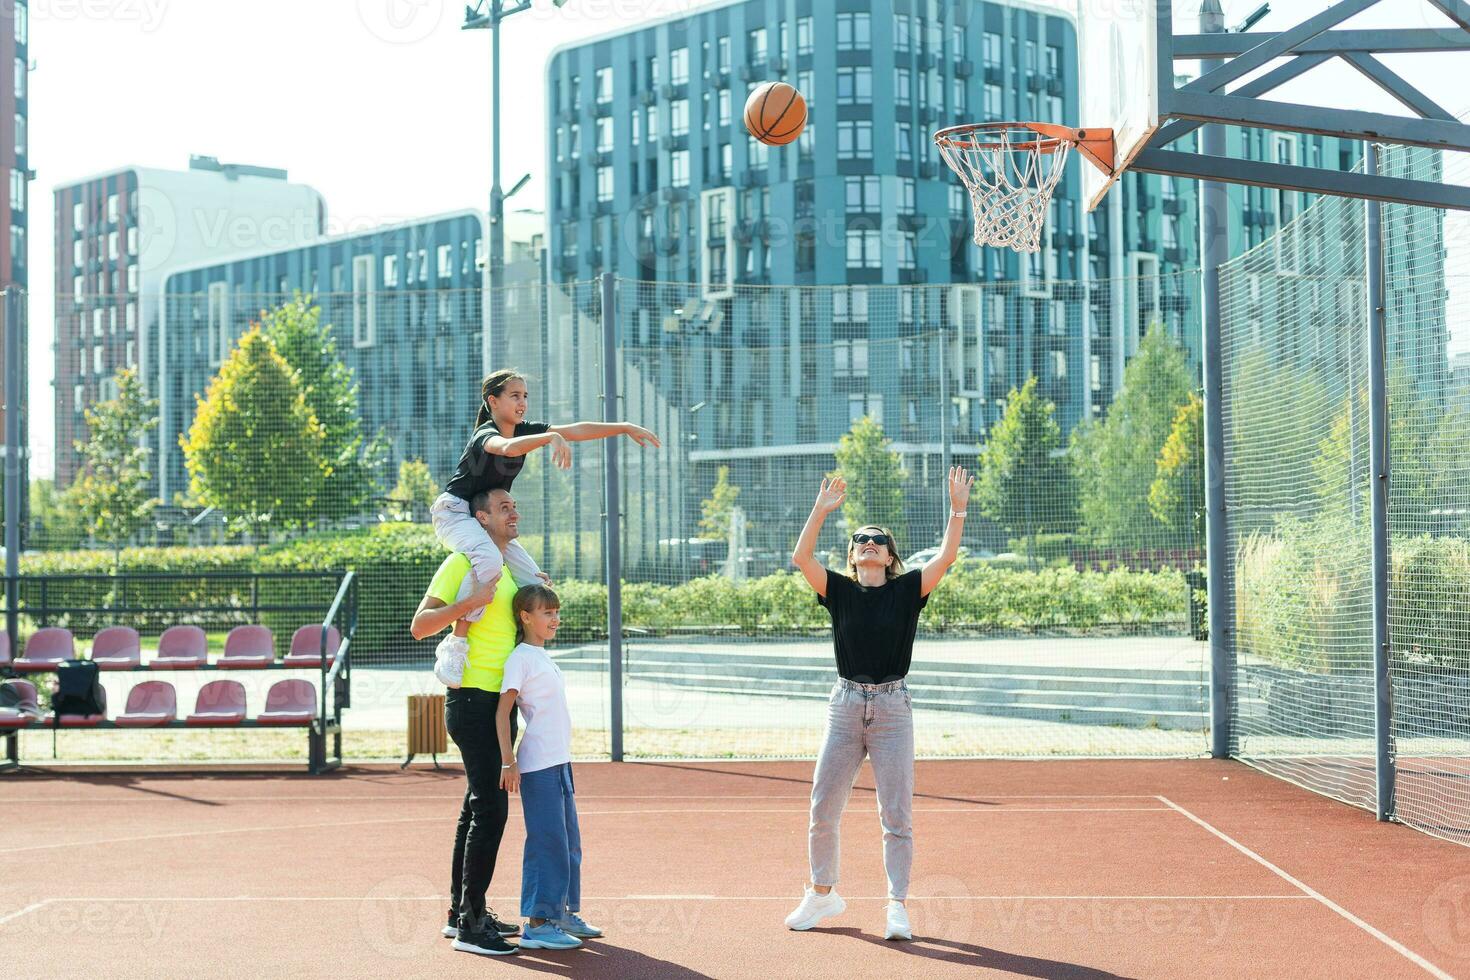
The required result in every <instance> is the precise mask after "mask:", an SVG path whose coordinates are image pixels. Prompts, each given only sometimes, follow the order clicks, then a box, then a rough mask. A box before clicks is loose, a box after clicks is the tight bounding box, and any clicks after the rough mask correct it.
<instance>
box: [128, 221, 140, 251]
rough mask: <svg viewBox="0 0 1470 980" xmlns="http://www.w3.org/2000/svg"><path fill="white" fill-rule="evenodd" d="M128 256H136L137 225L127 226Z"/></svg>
mask: <svg viewBox="0 0 1470 980" xmlns="http://www.w3.org/2000/svg"><path fill="white" fill-rule="evenodd" d="M128 254H129V255H131V256H136V255H137V254H138V226H137V225H129V226H128Z"/></svg>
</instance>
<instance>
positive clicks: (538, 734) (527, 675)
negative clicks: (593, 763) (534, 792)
mask: <svg viewBox="0 0 1470 980" xmlns="http://www.w3.org/2000/svg"><path fill="white" fill-rule="evenodd" d="M500 690H501V692H502V693H503V692H505V691H509V690H515V691H517V692H519V693H518V694H517V695H516V701H517V703H518V704H519V705H520V709H521V717H522V718H523V719H525V722H526V727H525V731H524V732H523V733H522V735H521V744H520V747H519V748H517V749H516V765H517V766H518V767H519V768H520V770H521V772H523V773H525V772H535V771H537V770H538V769H549V768H550V767H552V766H559V765H561V764H562V763H564V762H571V761H572V714H571V712H570V711H569V710H568V709H567V683H566V680H565V678H563V677H562V674H561V668H560V667H558V666H557V665H556V664H555V663H554V662H553V661H552V659H551V657H550V656H548V655H547V653H546V650H545V649H544V648H542V647H533V646H531V645H530V644H528V643H522V644H520V645H519V646H517V647H516V648H515V649H514V650H512V651H511V652H510V656H509V657H508V658H507V659H506V661H505V679H504V680H503V681H501V684H500Z"/></svg>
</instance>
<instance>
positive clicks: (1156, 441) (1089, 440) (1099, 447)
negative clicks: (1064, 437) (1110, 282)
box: [1071, 323, 1196, 548]
mask: <svg viewBox="0 0 1470 980" xmlns="http://www.w3.org/2000/svg"><path fill="white" fill-rule="evenodd" d="M1195 387H1196V384H1195V378H1194V375H1193V373H1192V372H1191V371H1190V368H1189V363H1188V361H1187V360H1186V358H1185V355H1184V350H1183V349H1182V348H1181V347H1180V346H1179V345H1178V344H1176V343H1174V341H1173V340H1171V339H1170V338H1169V335H1168V334H1167V333H1165V332H1164V328H1163V327H1162V326H1161V325H1159V324H1157V323H1155V324H1154V325H1153V326H1152V327H1150V328H1149V331H1148V334H1147V335H1146V336H1145V337H1144V338H1143V341H1142V343H1140V344H1139V347H1138V353H1136V354H1135V355H1134V356H1133V359H1132V360H1131V361H1129V362H1128V367H1127V368H1126V369H1125V371H1124V372H1123V385H1122V387H1121V388H1120V389H1119V390H1118V394H1117V397H1116V398H1114V400H1113V404H1112V405H1111V406H1110V407H1109V408H1108V413H1107V416H1106V418H1104V419H1103V420H1102V421H1101V422H1088V423H1086V424H1084V425H1081V426H1078V428H1077V429H1076V430H1074V432H1073V433H1072V445H1071V453H1072V462H1073V469H1074V472H1075V474H1076V477H1077V486H1078V511H1079V516H1080V517H1081V519H1082V524H1083V526H1084V527H1085V528H1086V529H1087V530H1088V531H1089V532H1090V533H1091V534H1092V536H1093V537H1094V538H1095V539H1096V541H1097V542H1098V543H1099V544H1107V545H1113V546H1123V547H1133V548H1136V547H1146V546H1148V545H1149V544H1150V543H1151V539H1156V536H1157V532H1158V529H1159V523H1158V521H1157V520H1156V519H1155V518H1154V516H1153V514H1151V513H1150V512H1149V504H1148V492H1149V486H1150V485H1151V484H1152V483H1153V481H1154V477H1155V475H1156V469H1157V468H1156V465H1155V463H1156V460H1157V459H1158V455H1159V451H1160V450H1161V449H1162V448H1163V445H1164V441H1165V440H1166V439H1167V438H1168V437H1169V432H1170V430H1171V429H1172V428H1173V424H1174V413H1175V412H1177V411H1178V409H1179V407H1180V406H1181V405H1183V404H1185V403H1186V402H1187V401H1188V400H1189V394H1190V392H1191V391H1193V390H1194V389H1195Z"/></svg>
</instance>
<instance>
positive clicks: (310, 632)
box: [0, 624, 342, 673]
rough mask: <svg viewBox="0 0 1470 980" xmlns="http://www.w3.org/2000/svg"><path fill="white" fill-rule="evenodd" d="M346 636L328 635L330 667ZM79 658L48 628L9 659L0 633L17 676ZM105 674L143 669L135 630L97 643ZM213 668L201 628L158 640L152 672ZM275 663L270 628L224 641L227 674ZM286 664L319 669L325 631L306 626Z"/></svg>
mask: <svg viewBox="0 0 1470 980" xmlns="http://www.w3.org/2000/svg"><path fill="white" fill-rule="evenodd" d="M341 644H342V635H341V633H339V632H338V631H337V628H336V627H335V626H333V627H330V628H329V629H328V631H327V666H329V667H330V666H331V665H332V663H333V661H335V660H336V658H337V649H338V647H340V646H341ZM75 657H76V641H75V640H74V639H73V638H72V635H71V630H68V629H65V628H63V627H60V626H46V627H42V628H41V629H38V630H36V632H34V633H32V634H31V637H30V639H28V640H27V641H26V644H25V649H24V651H23V652H22V654H21V656H19V657H16V658H15V659H14V660H12V659H11V657H10V636H9V634H6V633H4V632H0V669H3V668H5V667H10V668H11V669H12V670H14V671H15V672H17V673H26V672H33V673H45V672H49V671H54V670H55V669H56V665H57V664H59V663H61V662H62V661H63V660H71V659H73V658H75ZM90 659H91V660H92V662H93V663H95V664H97V665H98V666H99V667H100V668H101V669H102V670H134V669H137V668H138V667H140V666H142V644H141V641H140V640H139V637H138V631H137V630H135V629H133V628H132V627H131V626H109V627H107V628H106V629H103V630H101V631H100V632H98V634H97V635H96V636H94V637H93V638H92V648H91V657H90ZM208 662H209V641H208V638H207V637H206V636H205V634H204V630H202V629H200V628H199V627H198V626H170V627H169V628H168V629H166V630H164V631H163V635H162V636H160V637H159V638H158V652H157V653H155V654H154V655H153V656H152V657H150V658H149V659H148V669H149V670H197V669H198V668H200V667H204V666H206V665H207V664H208ZM275 662H276V640H275V636H274V635H273V634H272V633H271V631H270V628H269V627H267V626H236V627H235V628H234V629H232V630H230V632H229V635H227V636H226V637H225V649H224V653H223V654H222V655H221V656H220V658H219V659H218V660H217V661H216V662H215V666H216V667H220V668H223V669H227V670H259V669H263V668H266V667H270V666H271V665H272V664H274V663H275ZM282 663H283V664H284V665H285V666H287V667H320V666H321V663H322V628H321V625H320V624H316V625H311V626H303V627H301V628H300V629H298V630H297V631H296V632H295V634H294V635H292V637H291V649H290V651H289V652H288V653H287V654H286V656H285V658H284V660H283V661H282Z"/></svg>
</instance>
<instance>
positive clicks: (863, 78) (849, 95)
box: [837, 65, 873, 105]
mask: <svg viewBox="0 0 1470 980" xmlns="http://www.w3.org/2000/svg"><path fill="white" fill-rule="evenodd" d="M872 101H873V69H872V68H870V67H868V66H867V65H858V66H853V67H846V68H839V69H837V104H838V105H858V104H866V103H869V102H872Z"/></svg>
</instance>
